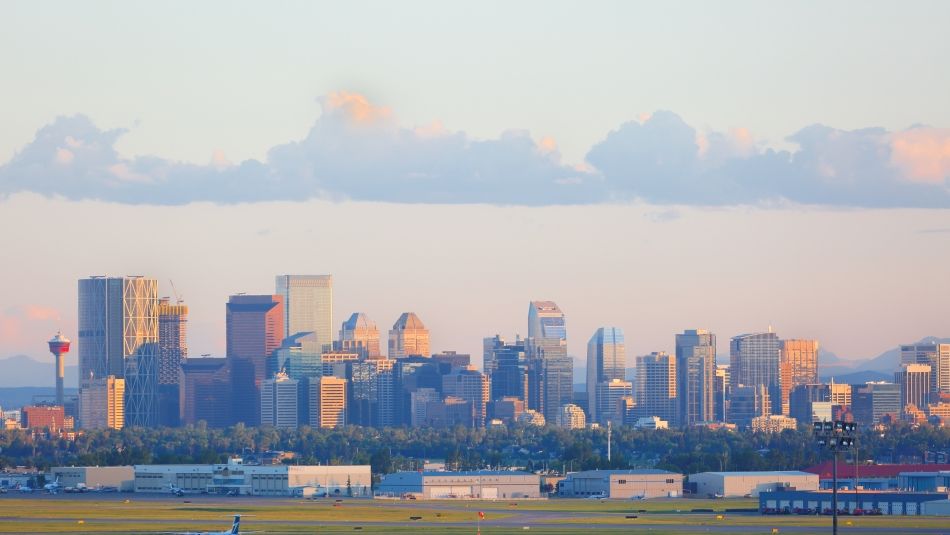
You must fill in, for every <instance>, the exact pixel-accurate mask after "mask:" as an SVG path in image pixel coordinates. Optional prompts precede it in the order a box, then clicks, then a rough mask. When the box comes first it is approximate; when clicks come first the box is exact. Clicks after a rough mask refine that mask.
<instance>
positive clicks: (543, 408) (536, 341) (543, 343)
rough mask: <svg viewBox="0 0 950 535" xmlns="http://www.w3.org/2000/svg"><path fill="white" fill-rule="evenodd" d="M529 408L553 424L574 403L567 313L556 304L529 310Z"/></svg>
mask: <svg viewBox="0 0 950 535" xmlns="http://www.w3.org/2000/svg"><path fill="white" fill-rule="evenodd" d="M526 349H527V353H528V359H529V360H530V363H529V369H530V373H529V376H528V407H529V408H531V409H533V410H537V411H538V412H541V413H542V414H543V415H544V417H545V418H546V419H547V420H548V421H551V422H554V421H557V417H558V414H560V409H561V407H563V406H564V405H567V404H570V403H572V401H573V399H574V384H573V383H574V361H573V359H572V358H571V357H570V356H568V354H567V326H566V323H565V319H564V313H563V312H561V309H560V308H559V307H558V306H557V304H556V303H554V302H553V301H532V302H531V303H530V304H529V306H528V338H527V340H526Z"/></svg>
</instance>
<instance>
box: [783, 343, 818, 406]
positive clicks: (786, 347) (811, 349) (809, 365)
mask: <svg viewBox="0 0 950 535" xmlns="http://www.w3.org/2000/svg"><path fill="white" fill-rule="evenodd" d="M779 347H780V354H779V383H780V384H781V389H782V400H781V403H782V414H784V415H786V416H788V414H789V405H788V403H789V398H788V396H789V392H791V390H792V388H795V387H796V386H798V385H807V384H814V383H817V382H818V340H782V341H781V342H780V343H779Z"/></svg>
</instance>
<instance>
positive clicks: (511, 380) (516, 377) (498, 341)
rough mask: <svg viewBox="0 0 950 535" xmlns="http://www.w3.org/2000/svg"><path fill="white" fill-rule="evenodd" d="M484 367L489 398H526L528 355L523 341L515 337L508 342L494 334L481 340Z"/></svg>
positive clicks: (493, 399)
mask: <svg viewBox="0 0 950 535" xmlns="http://www.w3.org/2000/svg"><path fill="white" fill-rule="evenodd" d="M483 347H484V351H485V352H484V356H483V362H484V368H485V373H486V374H488V376H489V378H490V380H491V381H490V382H491V399H492V401H496V400H499V399H501V398H504V397H516V398H518V399H520V400H521V401H527V399H528V357H527V354H526V352H525V343H524V340H522V339H521V338H520V337H516V338H515V341H514V343H512V344H508V343H506V342H505V340H504V339H503V338H502V337H501V336H499V335H495V336H493V337H491V338H485V339H484V340H483Z"/></svg>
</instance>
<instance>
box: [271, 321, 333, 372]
mask: <svg viewBox="0 0 950 535" xmlns="http://www.w3.org/2000/svg"><path fill="white" fill-rule="evenodd" d="M322 348H323V344H322V343H321V342H320V339H319V338H318V337H317V335H316V333H296V334H292V335H290V336H288V337H287V338H284V340H283V342H281V344H280V347H278V348H277V349H275V350H274V352H273V353H271V355H270V356H268V357H267V371H266V373H267V375H268V376H273V375H274V374H276V373H277V372H280V371H284V372H286V373H287V375H288V376H290V378H291V379H297V380H298V381H299V380H303V379H309V378H311V377H320V376H322V375H323V349H322Z"/></svg>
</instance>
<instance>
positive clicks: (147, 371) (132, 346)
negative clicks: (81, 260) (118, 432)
mask: <svg viewBox="0 0 950 535" xmlns="http://www.w3.org/2000/svg"><path fill="white" fill-rule="evenodd" d="M157 309H158V281H157V280H155V279H147V278H144V277H141V276H130V277H90V278H88V279H80V281H79V372H80V374H79V388H80V391H81V390H82V389H83V388H85V386H86V385H88V384H91V383H92V382H93V381H96V380H97V379H102V378H105V377H107V376H109V375H113V376H115V377H116V378H121V379H124V380H125V385H124V386H125V403H126V407H125V420H126V421H125V423H126V424H128V425H131V426H142V427H151V426H155V425H157V424H158V314H157ZM80 399H82V396H80ZM90 399H93V398H90ZM94 399H96V400H101V397H96V398H94ZM81 410H83V411H86V414H91V413H90V412H89V411H93V412H94V411H95V410H101V411H103V413H104V412H105V410H106V407H98V408H94V407H87V408H85V409H81ZM103 417H104V416H103ZM100 419H101V418H100Z"/></svg>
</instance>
